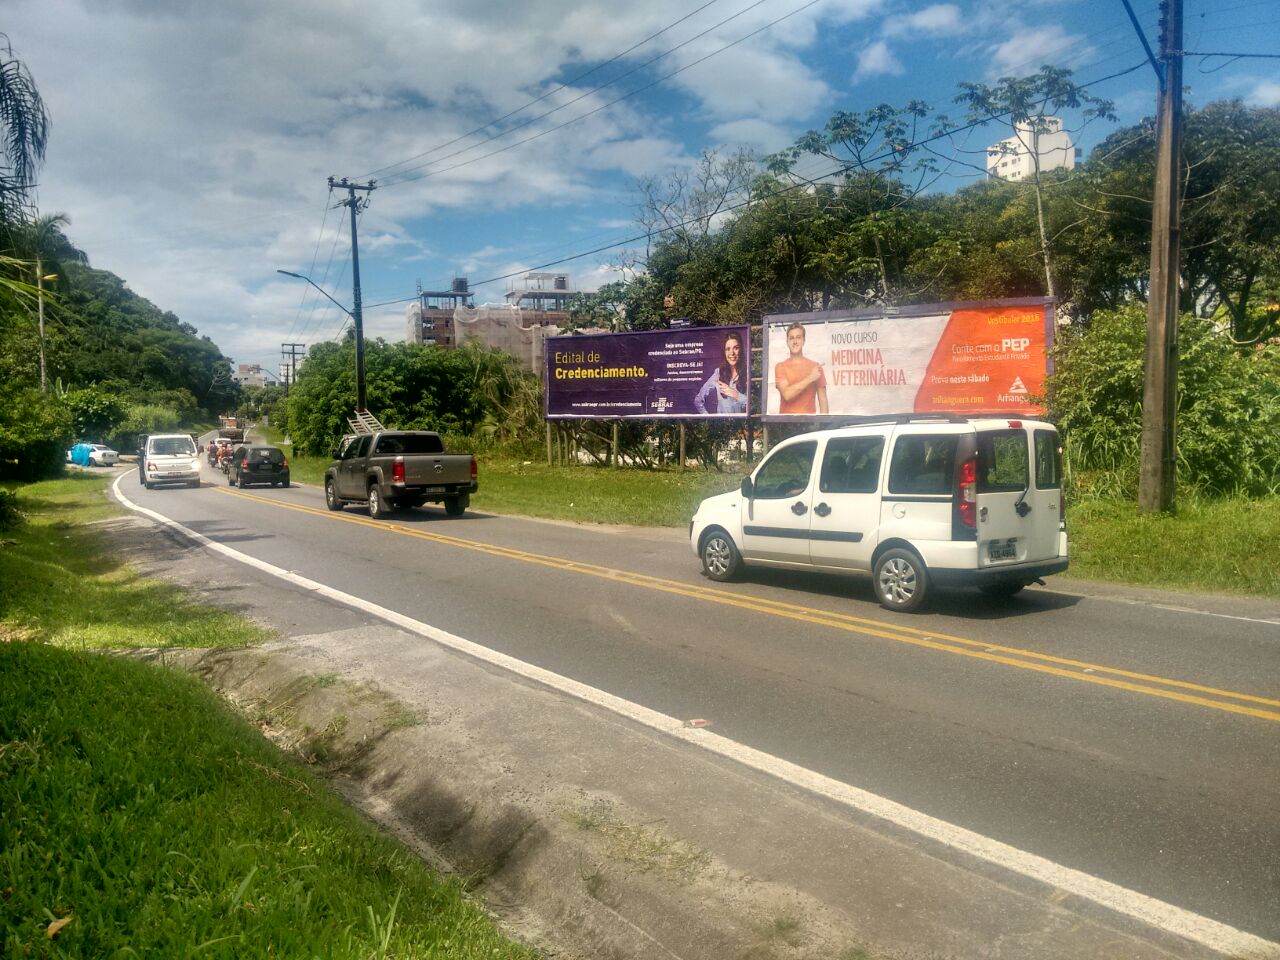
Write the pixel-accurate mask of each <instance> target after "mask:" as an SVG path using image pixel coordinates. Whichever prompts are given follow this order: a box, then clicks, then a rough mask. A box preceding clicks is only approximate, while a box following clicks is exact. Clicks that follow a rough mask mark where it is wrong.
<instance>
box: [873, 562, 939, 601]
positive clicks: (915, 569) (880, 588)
mask: <svg viewBox="0 0 1280 960" xmlns="http://www.w3.org/2000/svg"><path fill="white" fill-rule="evenodd" d="M874 582H875V588H876V598H877V599H878V600H879V601H880V606H882V607H884V608H885V609H886V610H901V611H903V612H904V613H906V612H910V611H912V610H917V609H919V607H920V605H921V604H922V603H924V598H925V596H926V595H927V594H928V593H929V574H928V572H927V571H926V570H925V566H924V562H923V561H922V560H921V559H920V558H919V557H918V556H916V555H915V554H914V553H912V552H911V551H910V550H903V549H901V548H895V549H893V550H886V551H885V552H884V553H883V554H882V555H881V557H880V559H879V560H877V561H876V568H875V581H874Z"/></svg>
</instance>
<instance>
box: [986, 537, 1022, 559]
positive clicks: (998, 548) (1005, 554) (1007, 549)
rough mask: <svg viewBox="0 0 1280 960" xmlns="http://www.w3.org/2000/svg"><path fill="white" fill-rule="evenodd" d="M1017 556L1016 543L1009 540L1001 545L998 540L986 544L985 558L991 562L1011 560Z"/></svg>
mask: <svg viewBox="0 0 1280 960" xmlns="http://www.w3.org/2000/svg"><path fill="white" fill-rule="evenodd" d="M1017 555H1018V542H1017V541H1016V540H1010V541H1009V542H1007V543H1001V542H1000V541H999V540H992V541H991V542H990V543H988V544H987V556H988V557H990V558H991V559H992V560H1012V559H1014V558H1015V557H1016V556H1017Z"/></svg>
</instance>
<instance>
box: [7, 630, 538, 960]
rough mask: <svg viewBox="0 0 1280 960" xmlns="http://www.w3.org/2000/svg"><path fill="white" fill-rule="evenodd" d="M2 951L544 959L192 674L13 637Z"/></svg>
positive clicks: (68, 954)
mask: <svg viewBox="0 0 1280 960" xmlns="http://www.w3.org/2000/svg"><path fill="white" fill-rule="evenodd" d="M0 808H3V809H4V811H5V815H4V817H3V818H0V851H3V852H2V853H0V889H2V890H3V891H4V893H3V896H2V897H0V920H2V921H3V922H2V923H0V928H3V930H4V931H5V932H4V945H3V952H4V954H5V955H6V956H11V957H20V956H61V957H110V956H135V957H136V956H142V957H146V956H166V957H169V956H194V955H196V954H197V953H198V954H200V955H201V956H207V957H226V958H238V957H245V956H281V957H313V956H325V957H335V958H346V957H352V958H356V957H359V958H366V957H414V956H417V957H426V956H441V957H443V956H448V957H459V958H465V957H476V958H479V957H484V958H487V960H494V958H531V957H532V956H533V954H532V953H531V952H530V951H528V950H526V949H525V948H522V947H519V946H517V945H515V944H513V943H511V942H510V941H508V940H506V939H505V938H504V937H503V936H502V935H501V934H500V933H498V931H497V930H496V929H495V928H494V927H493V925H492V923H491V922H490V921H489V920H488V918H486V917H485V916H484V914H483V913H482V911H481V910H480V909H479V907H478V906H477V905H476V904H475V903H474V902H472V901H470V900H469V899H467V897H466V896H465V894H464V891H463V889H462V887H461V884H460V883H458V882H454V881H445V880H442V879H441V878H439V877H438V876H436V875H434V874H433V873H431V872H430V871H429V870H427V868H426V867H425V866H424V865H423V864H422V863H421V862H420V861H419V860H417V859H416V858H415V857H414V856H413V855H412V854H410V853H409V852H407V851H405V850H404V849H403V848H402V847H400V846H399V845H398V844H397V843H395V842H394V841H392V840H389V839H387V838H385V837H383V836H381V835H380V834H378V833H377V831H376V830H375V829H374V828H373V827H372V826H370V825H369V824H368V823H367V822H365V821H364V820H362V819H361V818H360V817H359V816H358V815H357V814H356V813H355V812H353V811H352V810H350V809H348V808H347V807H345V806H344V805H343V804H342V803H341V802H340V801H339V800H338V799H337V798H336V797H334V796H332V795H331V794H330V793H329V792H328V791H327V789H326V788H325V786H324V785H323V784H322V783H321V782H319V781H318V780H316V779H315V778H314V777H313V776H312V775H311V774H310V773H309V772H308V771H306V770H305V769H302V768H301V766H300V765H298V764H297V763H295V762H292V761H290V760H288V759H287V758H286V757H284V756H283V755H282V754H281V753H280V752H279V751H278V750H277V749H276V748H275V747H274V746H272V745H271V744H270V743H268V742H267V741H265V740H264V739H263V738H262V737H261V736H260V735H259V734H258V733H257V732H256V731H254V730H253V729H252V728H251V727H250V726H248V725H247V724H246V723H245V722H244V721H243V720H241V719H240V718H239V717H237V716H235V715H234V714H233V713H232V712H231V711H230V709H229V708H227V707H226V706H225V705H224V704H223V703H222V702H221V701H220V700H219V699H218V698H217V697H216V696H215V695H214V694H212V693H211V692H209V691H208V690H207V689H205V688H204V687H203V686H202V685H201V684H200V683H199V682H198V681H196V680H195V679H193V678H192V677H190V676H188V675H185V674H181V673H178V672H176V671H170V670H166V669H163V668H156V667H154V666H149V665H146V664H142V663H137V662H133V661H128V660H121V659H116V658H113V657H106V656H100V655H94V654H87V653H81V652H77V651H70V650H63V649H59V648H57V647H53V646H49V645H46V644H37V643H6V644H0Z"/></svg>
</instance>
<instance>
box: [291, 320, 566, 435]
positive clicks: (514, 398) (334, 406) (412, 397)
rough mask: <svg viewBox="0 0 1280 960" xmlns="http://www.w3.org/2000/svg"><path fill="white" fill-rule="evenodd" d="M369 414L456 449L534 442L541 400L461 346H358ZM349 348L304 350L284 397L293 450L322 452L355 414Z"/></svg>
mask: <svg viewBox="0 0 1280 960" xmlns="http://www.w3.org/2000/svg"><path fill="white" fill-rule="evenodd" d="M365 381H366V385H367V391H368V396H369V409H370V412H371V413H373V415H374V416H376V417H377V418H378V419H379V420H380V421H382V422H383V423H384V424H386V425H387V426H389V427H390V426H394V427H397V428H399V429H402V430H412V429H420V430H435V431H437V432H439V433H441V434H444V435H445V436H446V438H447V439H448V442H449V444H450V446H452V447H454V448H455V449H461V448H462V447H463V446H465V444H466V443H467V441H468V439H470V438H472V437H477V436H478V437H482V438H483V437H492V438H501V439H506V440H511V439H513V438H518V437H525V438H528V437H533V439H535V440H536V439H537V426H538V418H539V417H540V415H541V410H542V408H541V403H540V400H541V393H540V391H539V389H538V383H537V381H536V380H535V379H533V378H531V377H529V376H527V375H526V374H524V373H522V372H521V371H520V369H519V366H518V364H517V362H516V360H515V358H514V357H511V356H509V355H507V354H504V353H501V352H499V351H496V350H491V349H489V348H486V347H483V346H481V345H479V344H476V343H469V344H467V345H466V346H464V347H462V348H461V349H458V350H444V349H441V348H439V347H435V346H422V345H417V344H403V343H386V342H385V341H382V340H375V341H372V342H370V343H367V344H365ZM355 401H356V384H355V344H354V342H353V341H352V340H350V339H347V340H345V341H344V342H342V343H323V344H320V345H319V346H317V347H314V348H312V350H311V352H310V353H309V354H308V355H307V361H306V363H305V364H303V366H302V367H301V368H299V370H298V382H297V383H296V384H295V385H294V386H293V389H292V390H291V391H290V394H289V401H288V411H289V414H288V416H289V420H288V424H289V431H290V433H291V434H292V438H293V443H294V447H295V449H297V450H299V451H300V452H302V453H304V454H310V455H312V456H315V455H320V454H324V453H327V452H329V451H330V450H331V449H332V448H333V447H334V446H335V445H336V443H337V441H338V439H339V438H340V437H341V436H342V435H343V434H344V433H346V432H348V427H347V422H346V421H347V417H349V416H350V415H351V411H352V410H354V409H355Z"/></svg>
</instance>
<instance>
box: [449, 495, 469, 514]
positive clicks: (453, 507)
mask: <svg viewBox="0 0 1280 960" xmlns="http://www.w3.org/2000/svg"><path fill="white" fill-rule="evenodd" d="M469 506H471V498H470V497H469V496H467V495H466V494H465V493H464V494H461V495H459V496H456V497H445V498H444V513H445V516H447V517H460V516H462V515H463V514H464V513H466V512H467V507H469Z"/></svg>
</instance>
